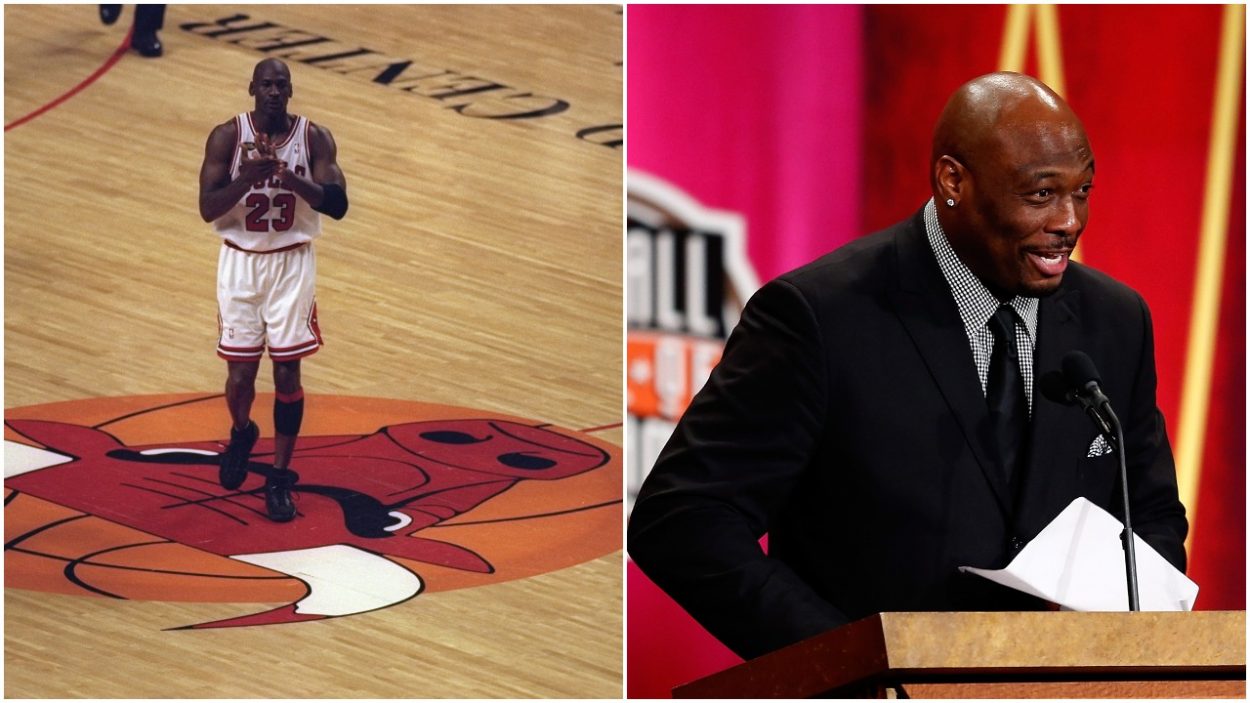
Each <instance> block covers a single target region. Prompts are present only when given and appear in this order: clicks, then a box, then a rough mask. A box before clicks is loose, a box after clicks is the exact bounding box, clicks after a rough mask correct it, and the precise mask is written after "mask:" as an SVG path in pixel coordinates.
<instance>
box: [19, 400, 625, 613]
mask: <svg viewBox="0 0 1250 703" xmlns="http://www.w3.org/2000/svg"><path fill="white" fill-rule="evenodd" d="M127 400H129V399H127ZM158 400H165V399H158ZM326 400H328V401H329V402H327V403H326V404H327V405H328V406H330V407H327V408H323V409H322V410H323V412H324V413H325V414H327V415H340V416H345V415H349V414H352V413H347V412H343V411H342V410H346V409H351V408H353V407H364V408H366V410H367V409H368V408H369V406H370V405H376V403H374V402H372V401H371V400H370V399H339V398H331V399H326ZM214 401H215V402H214ZM379 402H383V403H385V402H389V403H392V404H393V403H396V402H397V401H379ZM219 403H220V398H219V397H211V398H190V399H189V400H181V401H174V402H173V403H169V402H164V403H160V402H157V403H153V409H152V410H149V411H141V412H138V413H132V414H122V415H120V416H118V417H116V418H115V419H109V420H107V421H105V422H95V423H90V424H89V423H88V422H81V421H80V422H66V421H63V420H52V419H38V416H39V415H41V414H42V415H44V416H47V415H48V414H49V413H39V412H35V413H22V412H21V411H20V410H19V411H7V413H6V414H7V415H8V416H9V417H7V418H6V422H5V425H6V451H5V475H6V479H5V487H6V497H5V512H6V515H5V517H6V520H5V529H6V534H5V541H6V561H5V567H6V580H7V581H8V584H7V585H17V586H19V587H34V588H41V589H42V590H58V591H61V592H78V593H83V594H92V595H97V596H110V597H119V598H135V599H165V600H183V599H185V600H235V599H240V596H239V594H238V593H237V592H236V591H237V590H238V589H237V588H235V586H237V584H234V583H230V582H233V581H240V580H250V581H252V584H251V588H250V589H244V590H250V591H256V590H257V587H258V586H260V588H259V590H260V591H262V592H263V591H266V590H267V591H269V593H266V594H265V595H266V596H268V597H266V598H260V599H259V600H280V599H286V600H291V599H292V596H291V595H290V594H291V592H292V588H291V585H292V580H294V581H297V582H298V583H299V584H301V585H302V586H303V588H302V591H303V593H302V595H299V596H298V597H296V598H294V602H290V603H289V604H288V605H285V606H282V607H279V608H277V609H273V610H268V611H265V612H260V613H256V614H252V615H244V616H241V617H236V618H230V619H226V620H219V621H214V622H210V623H204V624H200V625H194V626H193V627H226V626H238V625H258V624H271V623H282V622H296V621H301V620H315V619H322V618H327V617H337V616H342V615H350V614H354V613H360V612H365V611H369V610H376V609H378V608H384V607H388V606H391V605H394V604H396V603H400V602H403V601H405V600H408V599H410V598H412V597H413V596H416V595H417V594H419V593H421V592H423V591H425V590H427V589H429V590H442V589H445V588H455V587H462V586H464V585H476V584H478V583H490V582H492V581H499V580H507V579H510V578H517V577H520V576H528V575H533V574H535V573H542V572H543V571H547V570H551V569H552V568H560V567H561V566H568V565H572V564H574V563H578V561H583V560H585V558H593V556H598V555H601V554H604V553H608V552H610V551H614V550H615V549H619V548H620V543H619V519H620V469H619V458H618V457H616V456H615V452H614V451H612V450H613V449H614V448H613V447H612V445H609V444H606V443H603V442H599V441H596V440H593V439H592V438H590V437H587V436H585V435H581V434H579V433H576V432H572V431H569V430H562V429H558V428H555V427H551V426H544V425H542V424H540V423H536V422H530V421H522V420H520V419H517V418H504V417H482V416H481V414H480V413H477V416H476V417H471V416H466V414H468V413H474V412H475V411H467V410H464V409H460V408H447V407H445V406H429V405H422V404H416V403H409V404H406V405H407V406H408V407H405V408H403V411H402V412H398V413H390V414H391V415H392V416H395V417H396V418H397V421H395V422H389V423H384V424H380V425H376V426H375V427H374V429H373V430H372V431H369V432H359V433H357V432H344V433H338V434H323V433H318V434H307V435H306V436H302V437H301V438H300V440H299V443H298V446H297V448H296V451H295V454H294V457H293V458H292V462H291V466H292V468H293V469H294V470H295V471H296V472H297V473H298V475H299V481H298V483H297V484H296V486H295V488H294V495H295V499H296V506H297V509H298V517H297V518H296V520H294V521H293V522H290V523H274V522H271V521H269V520H268V519H267V518H266V517H265V508H264V498H263V493H262V491H261V489H262V487H263V485H264V479H265V476H266V475H267V474H268V473H269V472H271V471H273V467H272V465H271V463H270V459H271V454H272V440H271V439H267V438H262V439H261V441H260V442H258V443H257V445H256V447H255V449H254V450H253V452H252V457H251V461H250V463H249V466H248V471H249V475H248V479H247V481H246V482H245V483H244V484H243V486H242V487H240V488H239V489H238V490H234V491H229V490H226V489H223V488H221V486H220V485H218V483H217V479H216V473H217V463H218V455H219V452H221V451H222V450H223V443H222V441H221V440H220V439H217V440H212V439H197V438H195V437H193V436H190V435H191V430H190V429H187V428H186V427H187V426H185V425H182V427H183V428H184V429H182V430H181V435H180V434H179V429H177V428H178V427H180V425H179V424H178V422H179V419H178V418H177V417H176V416H178V415H184V416H190V415H201V416H202V415H207V414H211V415H214V416H216V415H220V414H224V409H223V408H219V407H216V406H217V404H219ZM335 403H337V404H338V405H340V406H342V409H341V410H340V412H337V413H336V412H331V407H333V405H334V404H335ZM65 405H66V404H58V406H65ZM69 405H72V404H69ZM41 407H42V408H56V407H57V406H41ZM258 407H263V402H262V403H260V404H258ZM210 408H211V410H212V411H220V413H217V412H209V410H210ZM31 410H38V408H36V409H31ZM62 410H63V408H62ZM311 410H312V412H310V417H316V411H317V409H316V408H312V409H311ZM22 414H29V415H32V417H15V415H22ZM56 414H57V413H51V415H52V416H55V415H56ZM61 414H62V415H65V414H66V413H64V412H62V413H61ZM69 414H71V415H72V414H73V413H69ZM354 414H362V415H364V416H366V417H368V416H371V415H372V416H378V415H381V416H385V415H387V412H386V411H385V410H383V411H377V410H376V409H374V410H373V411H369V412H363V413H354ZM457 415H458V416H457ZM422 416H424V418H425V419H420V418H422ZM87 419H91V418H87ZM188 419H189V418H188ZM214 420H215V425H220V424H222V422H221V417H214ZM145 421H146V422H145ZM368 421H369V420H367V419H363V418H360V419H358V420H357V423H358V424H359V423H360V422H368ZM154 425H155V426H154ZM140 428H142V431H139V429H140ZM266 434H270V435H271V433H266ZM127 435H134V436H135V437H136V438H137V437H141V436H145V437H147V439H152V438H153V436H154V435H156V436H162V437H168V438H162V439H160V440H159V441H147V440H144V441H128V440H127ZM179 436H183V437H186V439H183V440H178V439H175V438H177V437H179ZM613 482H614V483H615V487H614V488H613V487H612V485H611V484H612V483H613ZM521 485H525V486H526V488H527V491H528V493H529V494H530V496H529V498H526V497H525V496H521V495H517V496H515V497H511V496H509V493H510V492H512V489H514V487H518V486H521ZM570 491H571V492H570ZM509 498H511V500H508V499H509ZM495 502H499V503H500V504H499V505H498V506H496V505H494V503H495ZM505 503H506V505H505ZM491 508H495V510H491ZM474 518H477V519H474ZM559 524H563V525H564V528H563V530H564V531H565V532H566V533H567V528H569V527H580V528H581V531H583V534H582V535H580V537H581V538H582V539H583V540H584V541H586V542H595V543H597V544H596V546H593V547H590V548H589V549H587V547H589V545H583V547H582V548H581V549H574V550H572V551H573V552H575V554H572V555H569V554H567V553H566V554H564V555H560V554H559V552H561V551H563V549H564V547H565V546H566V542H567V539H568V537H567V535H566V536H564V537H559V536H556V535H555V533H556V532H557V531H560V530H561V529H562V528H560V527H559V526H558V525H559ZM587 527H589V528H591V529H590V530H586V528H587ZM535 529H537V532H535V531H534V530H535ZM594 532H599V533H601V535H602V534H608V535H615V540H612V539H609V540H606V541H605V540H603V539H602V537H601V536H597V535H595V534H594ZM492 533H493V534H492ZM58 534H59V535H60V538H59V539H58V538H57V535H58ZM544 534H550V535H551V541H550V543H548V544H546V545H543V544H532V545H531V549H529V550H526V549H521V550H517V549H516V548H515V547H510V546H509V544H510V543H511V542H515V541H517V539H525V540H532V539H534V538H536V537H537V538H538V539H540V540H541V539H542V538H543V537H542V536H543V535H544ZM104 535H108V536H107V537H105V536H104ZM544 547H545V548H549V549H551V550H555V551H554V552H552V553H545V554H544V553H541V552H542V550H543V549H544ZM534 548H536V549H534ZM139 555H143V558H136V557H138V556H139ZM553 557H554V559H553ZM570 557H571V558H570ZM35 567H39V568H41V569H42V570H43V571H44V572H45V573H37V572H38V570H39V569H36V568H35ZM51 572H57V573H59V581H60V587H57V588H48V582H49V581H50V580H51V581H56V580H57V579H56V578H55V575H54V574H53V573H51ZM452 575H456V576H459V577H460V578H459V579H457V578H452V577H451V576H452ZM214 581H216V582H217V583H218V584H219V585H220V584H227V586H226V587H224V588H221V589H217V592H216V593H215V594H214V589H213V588H212V585H213V583H212V582H214ZM266 581H267V582H269V583H268V585H269V586H270V588H268V589H266V588H264V587H263V586H264V585H265V584H264V582H266ZM187 584H191V585H192V586H193V588H192V590H191V591H190V592H186V591H184V590H183V589H184V587H185V586H186V585H187ZM244 599H246V598H244Z"/></svg>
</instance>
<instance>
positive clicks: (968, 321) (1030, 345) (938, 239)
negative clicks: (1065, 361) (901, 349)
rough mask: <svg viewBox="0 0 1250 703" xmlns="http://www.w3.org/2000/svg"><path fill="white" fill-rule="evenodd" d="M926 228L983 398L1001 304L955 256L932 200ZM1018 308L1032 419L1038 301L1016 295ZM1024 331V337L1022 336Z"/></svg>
mask: <svg viewBox="0 0 1250 703" xmlns="http://www.w3.org/2000/svg"><path fill="white" fill-rule="evenodd" d="M924 228H925V233H926V234H928V235H929V246H930V247H931V248H932V249H933V254H934V255H935V256H936V257H937V261H938V266H939V267H940V268H941V269H942V275H943V276H944V277H946V283H947V285H949V286H950V288H951V295H953V296H954V297H955V305H957V306H958V307H959V317H960V318H961V319H963V322H964V332H965V333H966V334H967V335H968V344H969V345H970V346H971V347H972V360H973V361H975V362H976V365H977V375H978V376H980V377H981V395H985V392H986V390H985V389H986V381H987V378H988V377H989V373H990V354H992V353H993V351H994V333H993V332H991V331H990V328H989V325H988V324H987V323H988V322H989V319H990V317H992V316H993V315H994V311H995V310H997V309H998V306H999V305H1001V304H1002V303H1000V302H999V300H998V298H996V297H995V296H994V294H993V293H991V292H990V291H989V289H988V288H986V287H985V284H984V283H981V280H980V279H979V278H977V277H976V276H975V275H973V273H972V271H969V270H968V267H967V266H965V265H964V262H962V261H960V260H959V257H958V256H956V255H955V250H954V249H952V248H951V244H950V242H949V241H947V239H946V233H945V232H943V231H942V225H941V224H940V223H939V222H938V218H937V205H936V204H935V203H934V202H933V199H932V198H930V199H929V202H928V203H927V204H926V205H925V206H924ZM1007 304H1008V305H1010V306H1011V307H1012V308H1014V309H1015V311H1016V313H1017V314H1018V315H1019V317H1018V318H1017V319H1016V348H1017V351H1019V355H1020V375H1021V376H1022V377H1023V379H1024V396H1025V398H1026V400H1027V401H1028V405H1029V417H1032V416H1033V349H1034V348H1035V347H1036V346H1037V298H1026V297H1024V296H1020V295H1017V296H1016V297H1014V298H1012V299H1011V300H1010V301H1008V303H1007ZM1022 332H1023V334H1022Z"/></svg>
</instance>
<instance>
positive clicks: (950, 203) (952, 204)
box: [946, 198, 955, 207]
mask: <svg viewBox="0 0 1250 703" xmlns="http://www.w3.org/2000/svg"><path fill="white" fill-rule="evenodd" d="M946 207H955V199H954V198H947V199H946Z"/></svg>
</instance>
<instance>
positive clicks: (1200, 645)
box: [673, 610, 1246, 698]
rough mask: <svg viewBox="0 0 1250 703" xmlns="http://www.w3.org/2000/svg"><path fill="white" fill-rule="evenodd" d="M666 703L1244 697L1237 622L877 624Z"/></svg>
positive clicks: (1242, 639)
mask: <svg viewBox="0 0 1250 703" xmlns="http://www.w3.org/2000/svg"><path fill="white" fill-rule="evenodd" d="M673 697H674V698H812V697H836V698H893V697H898V698H904V697H911V698H1245V697H1246V613H1245V611H1240V610H1239V611H1228V612H1216V611H1198V612H1189V613H1074V612H1032V613H883V614H881V615H874V616H872V617H869V618H864V619H863V620H858V621H856V622H853V623H851V624H849V625H846V626H845V627H840V628H837V629H836V630H830V631H828V632H825V633H823V634H820V635H817V636H815V637H811V638H809V639H806V640H804V641H802V642H798V643H796V644H793V645H791V646H789V647H786V648H784V649H780V650H778V651H776V652H772V653H771V654H767V655H764V656H762V657H759V658H758V659H753V660H751V661H748V662H745V663H743V664H740V665H738V666H735V667H733V668H730V669H726V670H725V671H722V672H720V673H717V674H713V675H711V676H708V677H706V678H703V679H699V680H697V681H693V682H691V683H688V684H685V685H682V686H678V687H677V688H675V689H673Z"/></svg>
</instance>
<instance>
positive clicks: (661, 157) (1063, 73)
mask: <svg viewBox="0 0 1250 703" xmlns="http://www.w3.org/2000/svg"><path fill="white" fill-rule="evenodd" d="M1008 12H1009V10H1008V9H1007V8H1005V7H1002V6H984V5H982V6H953V7H942V6H897V5H896V6H877V7H863V6H852V7H845V6H840V7H811V6H792V7H777V6H764V7H761V6H756V7H745V6H734V7H729V6H721V7H716V6H695V7H677V6H648V5H631V6H629V8H628V42H629V44H628V86H629V87H628V111H629V120H628V135H629V136H628V139H627V144H628V147H627V148H628V160H629V164H630V167H631V168H638V169H642V170H645V171H646V172H649V173H650V174H652V175H655V176H658V177H660V178H663V179H666V180H668V181H669V182H671V183H673V184H674V185H676V186H678V187H680V188H682V189H684V190H685V191H686V192H688V193H689V194H690V195H692V196H693V197H694V198H695V199H697V200H699V201H701V202H702V204H704V205H705V206H708V207H713V208H717V209H722V210H731V211H735V212H738V213H741V214H742V215H743V216H744V217H745V219H746V237H747V243H748V252H749V255H750V258H751V260H752V263H753V264H754V266H755V268H756V271H757V274H758V276H759V278H760V280H761V281H764V280H768V279H770V278H772V277H774V276H776V275H777V274H779V273H781V272H783V271H785V270H787V269H789V268H793V267H794V266H797V265H799V264H801V263H803V262H805V261H808V260H810V259H813V258H815V257H816V256H818V255H820V254H822V253H824V252H826V251H828V250H830V249H832V248H835V247H837V246H838V245H840V244H842V243H844V242H846V241H849V240H850V239H851V238H853V237H856V236H859V235H862V234H865V233H868V232H870V231H873V230H875V229H878V228H880V227H883V226H885V225H888V224H891V223H893V222H896V221H898V220H900V219H902V218H904V217H906V216H908V215H910V214H911V213H913V212H914V211H915V210H916V209H917V208H919V206H920V205H921V204H922V203H923V202H924V200H925V199H927V198H928V197H929V193H928V181H927V159H928V151H929V139H930V134H931V129H932V125H933V122H934V120H935V119H936V117H937V115H938V113H939V112H940V110H941V108H942V105H943V104H944V101H945V99H946V98H947V96H949V94H950V93H951V91H952V90H953V89H954V88H955V87H957V86H958V85H959V84H961V83H963V82H964V81H966V80H967V79H969V78H972V77H974V76H976V75H980V74H982V73H986V72H989V71H993V70H997V69H999V68H1002V67H1004V66H1003V65H1002V62H1003V56H1004V54H1003V53H1002V49H1003V47H1004V46H1005V45H1007V44H1009V41H1008V38H1009V32H1008V30H1007V26H1008V24H1007V17H1008ZM1029 12H1030V15H1029V20H1028V22H1027V23H1026V26H1027V33H1026V34H1022V35H1018V36H1019V37H1022V38H1023V41H1024V44H1023V50H1024V53H1023V64H1022V65H1021V66H1020V68H1021V69H1022V70H1024V72H1026V73H1030V74H1032V75H1038V76H1039V77H1041V78H1043V79H1044V80H1048V81H1050V82H1051V83H1052V84H1055V83H1061V84H1062V89H1061V92H1062V93H1063V95H1064V96H1065V97H1066V98H1067V99H1068V101H1069V103H1070V104H1071V105H1072V106H1073V108H1074V109H1075V110H1076V112H1077V114H1079V115H1080V116H1081V118H1082V119H1083V120H1084V122H1085V126H1086V131H1087V132H1088V134H1089V138H1090V141H1091V144H1092V146H1093V148H1094V152H1095V157H1096V159H1097V178H1096V181H1095V183H1096V186H1095V193H1094V197H1093V200H1092V202H1091V205H1092V207H1091V213H1092V216H1091V221H1090V224H1089V227H1088V229H1087V230H1086V234H1085V237H1083V238H1082V243H1081V249H1080V256H1081V258H1082V259H1083V260H1084V261H1085V262H1086V263H1089V264H1091V265H1093V266H1095V267H1097V268H1099V269H1101V270H1103V271H1105V272H1107V273H1109V274H1110V275H1112V276H1114V277H1115V278H1117V279H1120V280H1122V281H1124V282H1126V283H1128V284H1129V285H1131V286H1132V287H1134V288H1136V289H1137V290H1138V291H1140V292H1141V293H1142V295H1143V296H1144V297H1145V298H1146V300H1147V302H1148V303H1149V305H1150V307H1151V310H1152V312H1153V314H1154V321H1155V336H1156V345H1157V362H1158V370H1159V405H1160V408H1161V409H1162V411H1163V413H1164V416H1165V418H1166V419H1167V421H1168V425H1169V431H1170V435H1171V438H1172V442H1173V445H1174V446H1175V445H1176V443H1177V441H1178V437H1177V432H1178V427H1179V424H1180V412H1181V396H1182V390H1183V383H1184V379H1185V372H1186V367H1187V365H1188V364H1190V363H1192V362H1193V360H1194V359H1193V358H1191V356H1192V355H1191V352H1190V339H1189V336H1190V321H1191V317H1192V316H1193V314H1194V309H1193V308H1194V298H1195V287H1196V285H1197V284H1199V283H1202V282H1200V281H1197V280H1196V266H1197V262H1198V245H1199V241H1200V239H1201V229H1202V228H1201V223H1202V221H1203V217H1204V207H1205V206H1204V193H1205V191H1206V189H1207V188H1208V178H1207V170H1208V159H1209V157H1210V154H1209V150H1210V141H1211V138H1212V117H1213V112H1214V110H1215V108H1214V100H1215V98H1214V96H1215V94H1216V88H1217V80H1216V75H1217V67H1218V65H1219V60H1220V51H1219V47H1220V38H1221V27H1222V24H1223V23H1224V22H1225V19H1224V13H1225V9H1224V8H1223V7H1220V6H1123V5H1120V6H1059V7H1057V8H1055V7H1053V6H1052V7H1050V8H1046V7H1045V6H1034V7H1032V8H1031V9H1030V10H1029ZM1047 12H1053V13H1054V14H1053V16H1054V17H1057V20H1058V21H1057V32H1056V33H1052V34H1050V35H1047V34H1046V33H1044V32H1041V31H1039V30H1038V28H1039V26H1040V24H1039V21H1038V20H1039V18H1041V17H1043V16H1044V14H1045V13H1047ZM1233 21H1237V22H1243V23H1244V18H1243V19H1234V20H1233ZM1243 26H1244V24H1243ZM1241 41H1242V44H1241V45H1240V46H1239V47H1237V49H1236V57H1237V63H1238V64H1239V65H1238V68H1239V69H1240V70H1242V71H1243V73H1244V55H1245V54H1244V39H1242V40H1241ZM1048 55H1051V56H1057V58H1058V62H1057V65H1058V67H1059V69H1058V70H1059V71H1060V73H1059V74H1058V75H1059V76H1060V77H1061V79H1062V80H1059V81H1056V80H1055V75H1056V74H1055V71H1056V69H1055V68H1054V66H1055V65H1056V64H1054V63H1051V64H1047V62H1046V61H1044V59H1045V58H1046V57H1047V56H1048ZM1047 66H1049V68H1047ZM1243 85H1244V83H1243V80H1241V79H1238V80H1237V81H1236V87H1237V90H1236V93H1237V94H1236V100H1235V106H1236V116H1235V118H1234V119H1235V121H1236V124H1237V129H1236V133H1235V134H1236V138H1235V139H1234V144H1235V155H1234V158H1233V169H1232V174H1233V178H1232V183H1231V187H1230V188H1228V189H1227V192H1223V193H1219V194H1218V195H1220V196H1221V197H1223V198H1226V199H1227V202H1228V203H1229V205H1230V209H1229V214H1228V223H1227V241H1226V245H1225V246H1224V251H1223V267H1222V277H1221V279H1220V280H1219V281H1207V282H1206V283H1210V284H1215V285H1218V286H1219V288H1220V290H1221V295H1220V304H1219V307H1218V313H1217V315H1218V317H1217V320H1218V327H1217V336H1216V340H1215V347H1214V358H1213V369H1212V379H1213V380H1212V384H1211V390H1210V393H1209V397H1208V398H1207V399H1206V403H1207V408H1208V414H1207V422H1206V426H1205V429H1204V430H1202V431H1201V432H1199V434H1201V435H1202V437H1201V445H1202V451H1201V455H1200V457H1201V462H1200V464H1201V465H1200V469H1201V473H1200V481H1199V483H1198V490H1197V494H1196V496H1195V497H1194V498H1192V499H1191V500H1189V504H1188V505H1187V508H1188V509H1189V511H1190V513H1191V530H1192V533H1193V541H1192V545H1191V550H1190V569H1189V574H1190V576H1191V578H1193V579H1194V580H1195V581H1196V582H1197V583H1198V584H1199V585H1200V586H1201V589H1202V590H1201V593H1200V595H1199V598H1198V602H1197V607H1198V608H1200V609H1244V608H1245V516H1246V514H1245V466H1246V461H1245V459H1246V451H1245V427H1246V424H1245V423H1246V417H1245V389H1246V379H1245V262H1246V257H1245V231H1246V230H1245V200H1244V197H1243V196H1244V193H1245V192H1246V190H1245V188H1246V185H1245V179H1244V174H1245V141H1244V135H1245V109H1244V105H1245V97H1244V93H1243V92H1242V86H1243ZM627 615H628V620H629V622H628V695H629V696H630V697H666V696H668V695H669V689H670V688H671V687H672V686H673V685H675V684H678V683H681V682H684V681H687V680H690V679H693V678H697V677H699V676H702V675H705V674H708V673H711V672H713V671H717V670H719V669H721V668H724V667H725V666H727V665H729V664H732V663H734V662H736V661H737V659H736V658H735V657H734V656H733V655H732V654H731V653H729V652H728V651H727V650H726V649H725V648H724V647H722V646H721V645H719V644H718V643H716V642H715V641H714V640H712V639H711V638H710V637H709V636H708V635H707V634H706V633H704V632H703V631H702V630H701V629H700V628H699V627H698V626H697V625H695V624H693V622H691V621H690V619H689V618H688V617H687V616H686V615H685V614H684V613H683V612H682V611H680V609H678V608H677V607H676V606H674V605H673V604H672V603H671V602H670V601H668V600H667V598H665V597H664V596H663V595H662V594H660V593H659V592H658V590H657V589H655V587H654V586H653V585H652V584H651V583H650V582H649V581H647V579H646V578H645V577H643V576H642V575H641V574H640V572H638V571H637V569H636V568H635V567H634V566H633V565H632V564H630V566H629V578H628V610H627Z"/></svg>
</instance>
